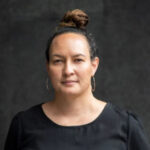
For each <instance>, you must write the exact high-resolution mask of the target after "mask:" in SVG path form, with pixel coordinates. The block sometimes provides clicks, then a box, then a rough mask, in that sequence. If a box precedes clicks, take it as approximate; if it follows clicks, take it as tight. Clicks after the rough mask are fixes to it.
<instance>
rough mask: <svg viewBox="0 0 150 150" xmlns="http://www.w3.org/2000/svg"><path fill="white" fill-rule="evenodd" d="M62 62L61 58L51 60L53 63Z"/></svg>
mask: <svg viewBox="0 0 150 150" xmlns="http://www.w3.org/2000/svg"><path fill="white" fill-rule="evenodd" d="M62 62H63V60H61V59H56V60H53V63H54V64H59V63H62Z"/></svg>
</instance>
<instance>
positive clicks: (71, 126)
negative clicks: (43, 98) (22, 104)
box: [39, 102, 111, 128]
mask: <svg viewBox="0 0 150 150" xmlns="http://www.w3.org/2000/svg"><path fill="white" fill-rule="evenodd" d="M42 104H43V103H41V104H40V105H39V108H40V113H41V115H42V117H43V119H44V120H46V121H47V122H48V123H49V124H53V125H54V126H55V127H59V128H81V127H87V126H90V125H92V124H95V123H96V122H97V121H99V120H102V118H103V116H104V114H105V113H106V111H107V109H108V107H109V106H110V105H111V103H110V102H107V103H106V105H105V107H104V108H103V110H102V111H101V113H100V114H99V115H98V116H97V117H96V118H95V119H94V120H93V121H91V122H89V123H86V124H82V125H70V126H65V125H60V124H58V123H56V122H54V121H53V120H52V119H50V118H49V117H48V116H47V115H46V114H45V113H44V111H43V109H42Z"/></svg>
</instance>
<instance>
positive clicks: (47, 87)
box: [46, 78, 49, 91]
mask: <svg viewBox="0 0 150 150" xmlns="http://www.w3.org/2000/svg"><path fill="white" fill-rule="evenodd" d="M48 81H49V79H48V78H47V79H46V89H47V90H48V91H49V86H48Z"/></svg>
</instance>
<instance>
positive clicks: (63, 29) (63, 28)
mask: <svg viewBox="0 0 150 150" xmlns="http://www.w3.org/2000/svg"><path fill="white" fill-rule="evenodd" d="M87 23H88V16H87V14H86V13H84V12H83V11H82V10H79V9H75V10H73V11H68V12H67V13H66V14H65V16H64V17H63V19H62V20H61V22H60V24H59V26H58V27H57V30H56V31H55V32H54V33H53V35H52V36H51V37H50V38H49V40H48V42H47V47H46V52H45V54H46V60H47V61H48V62H49V59H50V58H49V51H50V46H51V43H52V41H53V39H54V38H55V37H56V36H58V35H60V34H63V33H70V32H71V33H77V34H81V35H83V36H85V37H86V39H87V42H88V44H89V46H90V56H91V60H92V59H94V58H95V57H96V56H97V47H96V43H95V40H94V38H93V36H92V34H91V33H88V32H87V30H86V29H85V27H86V25H87Z"/></svg>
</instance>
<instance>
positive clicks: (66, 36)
mask: <svg viewBox="0 0 150 150" xmlns="http://www.w3.org/2000/svg"><path fill="white" fill-rule="evenodd" d="M89 49H90V48H89V44H88V42H87V39H86V37H85V36H84V35H82V34H80V33H70V32H69V33H63V34H60V35H58V36H56V37H55V38H54V39H53V41H52V44H51V47H50V53H51V54H53V53H59V54H66V53H75V54H76V53H83V54H86V55H89Z"/></svg>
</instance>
